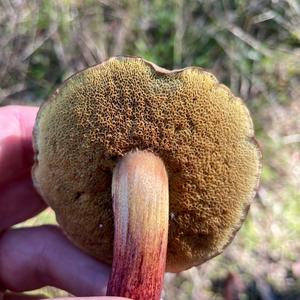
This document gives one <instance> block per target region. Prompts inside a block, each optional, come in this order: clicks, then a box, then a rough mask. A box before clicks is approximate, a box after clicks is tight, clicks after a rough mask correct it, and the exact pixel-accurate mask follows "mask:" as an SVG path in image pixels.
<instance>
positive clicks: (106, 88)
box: [33, 57, 261, 272]
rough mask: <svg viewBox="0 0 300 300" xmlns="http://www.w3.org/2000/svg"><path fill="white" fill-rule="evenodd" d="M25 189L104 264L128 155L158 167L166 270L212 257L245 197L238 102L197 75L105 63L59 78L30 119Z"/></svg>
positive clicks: (245, 142)
mask: <svg viewBox="0 0 300 300" xmlns="http://www.w3.org/2000/svg"><path fill="white" fill-rule="evenodd" d="M34 149H35V154H36V155H35V165H34V167H33V180H34V183H35V186H36V188H37V189H38V191H39V192H40V194H41V195H42V197H43V198H44V199H45V201H46V202H47V203H48V204H49V205H50V206H51V207H52V208H53V209H54V211H55V213H56V218H57V221H58V223H59V224H60V226H61V227H62V229H63V230H64V232H65V233H66V235H67V236H68V237H69V238H70V240H72V241H73V242H74V243H75V244H76V245H77V246H78V247H80V248H81V249H82V250H84V251H85V252H87V253H88V254H90V255H92V256H94V257H96V258H97V259H99V260H101V261H104V262H106V263H109V264H110V263H111V262H112V258H113V257H112V256H113V238H114V221H113V210H112V199H111V180H112V171H113V169H114V166H115V165H116V163H117V160H118V159H119V158H121V157H122V156H123V155H125V154H126V153H127V152H129V151H131V150H133V149H140V150H148V151H152V152H154V153H155V154H157V155H158V156H160V158H162V160H163V161H164V163H165V165H166V169H167V171H168V176H169V195H170V199H169V201H170V204H169V205H170V207H169V211H170V215H169V236H168V252H167V270H168V271H171V272H177V271H181V270H185V269H187V268H189V267H191V266H194V265H199V264H201V263H203V262H204V261H206V260H208V259H210V258H211V257H214V256H216V255H217V254H219V253H221V252H222V250H223V249H224V247H225V246H226V245H228V244H229V243H230V241H231V240H232V238H233V237H234V235H235V233H236V232H237V231H238V229H239V228H240V226H241V224H242V222H243V220H244V219H245V216H246V214H247V211H248V208H249V204H250V202H251V200H252V199H253V198H254V195H255V192H256V190H257V187H258V181H259V176H260V172H261V153H260V150H259V148H258V145H257V143H256V141H255V138H254V132H253V124H252V121H251V118H250V115H249V112H248V110H247V108H246V106H245V105H244V104H243V102H242V101H241V100H240V99H239V98H236V97H235V96H234V95H233V94H232V93H231V91H230V90H229V89H228V88H227V87H225V86H224V85H222V84H219V83H218V81H217V80H216V78H215V77H214V76H213V75H212V74H210V73H209V72H206V71H204V70H202V69H201V68H197V67H190V68H185V69H182V70H174V71H169V70H165V69H162V68H160V67H158V66H156V65H154V64H152V63H150V62H147V61H145V60H143V59H142V58H137V57H114V58H111V59H109V60H107V61H105V62H103V63H102V64H99V65H96V66H93V67H90V68H88V69H86V70H84V71H82V72H79V73H77V74H75V75H74V76H72V77H71V78H69V79H68V80H67V81H65V82H64V84H63V85H62V86H61V87H60V88H59V89H58V90H56V91H55V93H54V94H53V95H52V96H51V97H50V99H49V101H47V102H46V103H45V104H44V105H43V106H42V107H41V108H40V110H39V113H38V116H37V120H36V124H35V128H34Z"/></svg>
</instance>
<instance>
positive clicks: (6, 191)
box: [0, 106, 125, 300]
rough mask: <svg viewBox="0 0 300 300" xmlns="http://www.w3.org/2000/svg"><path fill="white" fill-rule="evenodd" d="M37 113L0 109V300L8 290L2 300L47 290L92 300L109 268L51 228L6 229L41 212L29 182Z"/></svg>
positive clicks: (40, 202) (100, 292) (109, 299)
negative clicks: (24, 293)
mask: <svg viewBox="0 0 300 300" xmlns="http://www.w3.org/2000/svg"><path fill="white" fill-rule="evenodd" d="M37 111H38V108H36V107H24V106H6V107H2V108H0V298H1V290H9V291H10V292H6V293H5V294H4V299H5V300H7V299H9V300H16V299H18V300H21V299H30V300H31V299H40V298H41V297H40V296H39V297H31V296H30V297H28V296H26V297H25V296H24V295H22V294H21V293H22V292H24V291H30V290H34V289H38V288H41V287H43V286H46V285H51V286H55V287H57V288H61V289H64V290H66V291H68V292H69V293H71V294H73V295H75V296H77V297H80V298H76V299H89V300H94V299H96V298H94V297H92V296H102V295H105V292H106V285H107V281H108V278H109V274H110V267H108V266H106V265H104V264H101V263H99V262H98V261H96V260H95V259H93V258H91V257H89V256H88V255H86V254H84V253H82V252H81V251H80V250H79V249H77V248H76V247H75V246H73V245H72V244H71V243H70V242H69V241H68V240H67V239H66V238H65V236H64V235H63V234H62V232H61V230H60V229H59V228H58V227H57V226H53V225H51V226H50V225H44V226H38V227H32V228H18V229H13V228H12V226H13V225H15V224H18V223H20V222H22V221H25V220H27V219H29V218H31V217H33V216H35V215H36V214H38V213H39V212H41V211H42V210H44V209H45V208H46V204H45V203H44V202H43V200H42V199H41V197H40V196H39V195H38V194H37V192H36V191H35V189H34V187H33V184H32V180H31V166H32V164H33V150H32V128H33V125H34V121H35V117H36V114H37ZM12 292H14V293H12ZM87 296H90V297H87ZM64 299H66V298H64ZM69 299H75V298H69ZM100 299H105V300H112V299H125V298H118V297H97V300H100Z"/></svg>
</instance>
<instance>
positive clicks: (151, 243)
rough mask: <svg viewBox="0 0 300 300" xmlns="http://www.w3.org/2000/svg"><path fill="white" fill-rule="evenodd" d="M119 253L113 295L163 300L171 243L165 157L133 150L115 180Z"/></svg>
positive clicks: (109, 289)
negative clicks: (167, 259)
mask: <svg viewBox="0 0 300 300" xmlns="http://www.w3.org/2000/svg"><path fill="white" fill-rule="evenodd" d="M112 197H113V210H114V224H115V233H114V256H113V264H112V273H111V277H110V280H109V283H108V287H107V295H108V296H122V297H129V298H132V299H151V300H152V299H160V294H161V289H162V284H163V278H164V272H165V265H166V253H167V243H168V216H169V190H168V176H167V172H166V169H165V166H164V164H163V162H162V160H161V159H160V158H159V157H157V156H155V155H154V154H152V153H150V152H146V151H135V152H130V153H128V154H127V155H126V156H125V157H124V158H123V159H122V160H121V161H120V162H119V163H118V165H117V166H116V167H115V169H114V172H113V178H112Z"/></svg>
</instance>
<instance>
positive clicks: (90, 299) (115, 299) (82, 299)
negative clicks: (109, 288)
mask: <svg viewBox="0 0 300 300" xmlns="http://www.w3.org/2000/svg"><path fill="white" fill-rule="evenodd" d="M122 299H123V300H124V299H129V298H123V297H77V298H74V297H67V298H51V300H122ZM129 300H130V299H129Z"/></svg>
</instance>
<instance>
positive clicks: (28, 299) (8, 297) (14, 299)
mask: <svg viewBox="0 0 300 300" xmlns="http://www.w3.org/2000/svg"><path fill="white" fill-rule="evenodd" d="M46 298H47V297H46V296H45V295H26V294H16V293H5V294H4V296H3V300H39V299H46Z"/></svg>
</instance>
